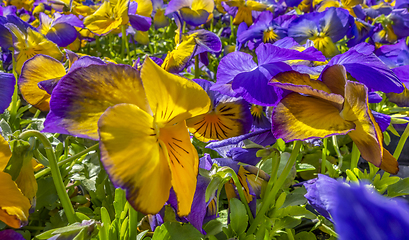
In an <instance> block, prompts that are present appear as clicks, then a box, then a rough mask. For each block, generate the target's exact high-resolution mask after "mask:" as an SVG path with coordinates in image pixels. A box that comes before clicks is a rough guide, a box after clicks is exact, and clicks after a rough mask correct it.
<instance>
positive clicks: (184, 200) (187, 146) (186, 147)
mask: <svg viewBox="0 0 409 240" xmlns="http://www.w3.org/2000/svg"><path fill="white" fill-rule="evenodd" d="M159 139H160V142H161V147H162V149H166V150H167V152H168V156H169V166H170V171H171V173H172V186H173V190H174V191H175V193H176V197H177V200H178V215H179V216H187V215H188V214H189V213H190V209H191V207H192V202H193V196H194V194H195V190H196V182H197V171H198V165H199V157H198V155H197V152H196V149H195V147H194V146H193V145H192V143H191V142H190V136H189V132H188V130H187V127H186V123H185V121H182V122H179V123H177V124H175V125H173V126H169V127H165V128H161V129H160V135H159Z"/></svg>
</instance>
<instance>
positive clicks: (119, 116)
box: [98, 103, 171, 214]
mask: <svg viewBox="0 0 409 240" xmlns="http://www.w3.org/2000/svg"><path fill="white" fill-rule="evenodd" d="M153 125H154V123H153V117H152V116H151V115H149V114H148V113H146V112H145V111H143V110H141V109H140V108H139V107H137V106H136V105H133V104H126V103H124V104H118V105H115V106H113V107H110V108H109V109H107V110H106V111H105V113H104V114H103V115H102V116H101V119H100V120H99V122H98V126H99V136H100V139H101V140H100V149H101V161H102V163H103V165H104V167H105V169H106V171H107V173H108V174H109V176H110V178H111V180H112V182H113V183H114V185H115V186H116V187H121V188H124V189H125V190H126V197H127V199H128V201H129V203H130V204H131V205H132V206H133V207H134V208H135V209H136V210H138V211H140V212H142V213H144V214H156V213H158V212H159V211H160V210H161V208H162V207H163V205H164V204H165V202H166V201H167V200H168V198H169V191H170V188H171V175H170V170H169V164H168V161H167V160H166V159H167V158H166V157H165V155H164V154H165V152H164V151H163V150H162V149H161V147H160V146H159V144H158V136H157V135H156V132H155V129H154V126H153Z"/></svg>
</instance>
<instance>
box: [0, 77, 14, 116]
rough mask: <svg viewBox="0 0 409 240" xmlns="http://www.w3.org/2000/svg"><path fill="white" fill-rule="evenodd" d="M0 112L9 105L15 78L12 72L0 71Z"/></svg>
mask: <svg viewBox="0 0 409 240" xmlns="http://www.w3.org/2000/svg"><path fill="white" fill-rule="evenodd" d="M0 80H1V81H0V89H1V91H0V113H3V112H4V110H6V108H8V106H9V105H10V102H11V97H12V96H13V93H14V85H15V84H16V78H15V77H14V75H13V74H12V73H2V72H0Z"/></svg>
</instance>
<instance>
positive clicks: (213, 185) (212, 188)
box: [205, 175, 222, 202]
mask: <svg viewBox="0 0 409 240" xmlns="http://www.w3.org/2000/svg"><path fill="white" fill-rule="evenodd" d="M220 184H222V178H221V177H220V176H219V175H214V176H213V178H212V180H210V183H209V185H207V188H206V193H205V200H206V202H208V201H209V200H210V198H211V197H212V196H213V195H214V193H215V192H216V190H217V189H218V188H219V185H220Z"/></svg>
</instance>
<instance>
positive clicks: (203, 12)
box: [165, 0, 214, 26]
mask: <svg viewBox="0 0 409 240" xmlns="http://www.w3.org/2000/svg"><path fill="white" fill-rule="evenodd" d="M213 10H214V1H213V0H171V1H170V2H169V4H168V7H167V8H166V11H165V15H168V14H171V13H174V12H179V14H180V15H181V17H182V19H183V21H185V22H186V23H187V24H189V25H192V26H199V25H202V24H205V23H206V22H207V20H208V19H209V17H210V16H212V14H213Z"/></svg>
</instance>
